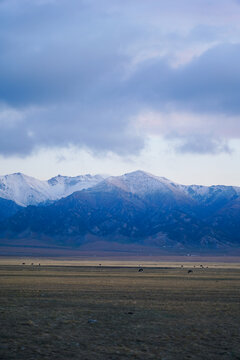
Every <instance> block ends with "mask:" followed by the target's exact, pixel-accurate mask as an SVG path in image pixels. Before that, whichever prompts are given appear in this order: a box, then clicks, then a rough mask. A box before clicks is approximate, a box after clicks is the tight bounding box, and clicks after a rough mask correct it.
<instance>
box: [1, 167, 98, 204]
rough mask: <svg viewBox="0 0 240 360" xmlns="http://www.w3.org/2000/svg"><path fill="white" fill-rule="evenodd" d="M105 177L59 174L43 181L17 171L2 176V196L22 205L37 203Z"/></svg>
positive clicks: (95, 182)
mask: <svg viewBox="0 0 240 360" xmlns="http://www.w3.org/2000/svg"><path fill="white" fill-rule="evenodd" d="M103 179H104V177H103V176H100V175H95V176H92V175H81V176H76V177H67V176H60V175H58V176H56V177H54V178H52V179H50V180H48V181H41V180H37V179H35V178H33V177H30V176H27V175H24V174H21V173H15V174H11V175H5V176H0V198H4V199H7V200H12V201H14V202H16V203H17V204H19V205H21V206H28V205H37V204H40V203H44V202H46V201H52V200H57V199H60V198H62V197H65V196H68V195H70V194H72V193H73V192H75V191H79V190H82V189H86V188H89V187H92V186H95V185H96V184H98V183H99V182H100V181H102V180H103Z"/></svg>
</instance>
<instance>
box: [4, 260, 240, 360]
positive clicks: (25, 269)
mask: <svg viewBox="0 0 240 360" xmlns="http://www.w3.org/2000/svg"><path fill="white" fill-rule="evenodd" d="M18 261H19V260H18ZM85 265H86V264H85ZM103 265H106V264H102V266H97V265H96V266H71V264H70V263H68V266H61V265H56V264H54V265H47V264H45V265H41V266H37V265H36V266H34V265H33V266H31V265H16V263H12V264H10V265H7V264H6V263H4V261H3V262H2V263H1V264H0V322H1V326H0V358H1V359H2V360H5V359H19V360H21V359H25V360H28V359H34V360H40V359H58V360H61V359H67V360H68V359H81V360H92V359H94V360H99V359H101V360H108V359H116V360H117V359H159V360H160V359H162V360H175V359H181V360H184V359H201V360H202V359H216V360H218V359H223V360H225V359H240V301H239V299H240V286H239V285H240V269H239V266H237V264H236V266H232V265H231V264H230V265H229V268H228V267H227V265H226V263H225V264H224V266H223V267H221V265H219V266H217V264H215V266H212V267H209V268H206V266H205V265H204V267H205V268H203V269H202V268H200V267H199V264H198V265H197V264H196V265H193V263H192V264H184V267H183V268H181V266H180V264H178V266H177V264H175V267H174V266H172V267H170V266H169V267H167V266H165V264H164V267H163V266H162V267H160V266H158V267H150V266H148V267H144V271H143V272H139V271H138V268H137V266H134V265H136V264H135V263H132V264H131V267H128V266H126V263H125V266H124V267H122V266H113V264H112V263H111V264H110V263H109V266H103ZM110 265H111V266H110ZM143 265H144V264H143ZM148 265H149V264H148ZM190 266H191V268H192V270H193V272H192V273H189V274H188V269H190ZM194 266H195V268H194ZM92 320H96V321H92Z"/></svg>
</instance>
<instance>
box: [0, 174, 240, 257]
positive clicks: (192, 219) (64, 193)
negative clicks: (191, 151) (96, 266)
mask: <svg viewBox="0 0 240 360" xmlns="http://www.w3.org/2000/svg"><path fill="white" fill-rule="evenodd" d="M239 190H240V189H239V188H238V187H233V186H222V185H217V186H209V187H207V186H201V185H190V186H186V185H180V184H177V183H174V182H172V181H170V180H168V179H166V178H164V177H157V176H154V175H151V174H148V173H146V172H143V171H135V172H132V173H128V174H124V175H122V176H111V177H107V178H106V177H104V176H100V175H96V176H91V175H82V176H77V177H73V178H71V177H65V176H56V177H54V178H52V179H50V180H48V181H40V180H36V179H34V178H31V177H28V176H26V175H23V174H12V175H7V176H4V177H1V178H0V199H1V197H2V198H3V197H4V198H5V199H8V200H5V201H3V200H4V199H1V200H2V201H0V202H2V205H1V204H0V208H2V215H1V213H0V239H2V240H0V241H3V240H4V241H8V240H9V239H10V240H12V239H17V240H16V241H18V240H19V239H20V240H21V239H23V240H21V241H23V243H22V244H23V245H24V244H25V242H24V241H25V240H26V241H33V244H34V241H35V240H36V239H37V240H38V241H43V242H44V244H47V245H49V246H50V245H51V244H55V245H59V244H60V245H61V246H63V245H66V246H73V247H75V246H76V247H78V246H81V245H82V244H84V246H88V244H91V242H92V241H95V242H99V243H101V241H103V243H104V242H105V241H107V244H108V245H106V246H107V249H108V250H109V247H110V246H111V243H112V242H113V241H115V242H116V243H119V244H125V245H126V244H130V245H129V246H130V247H133V248H134V247H135V245H136V244H142V245H143V246H145V245H146V246H153V247H156V248H157V249H159V248H161V247H164V248H169V247H171V248H172V249H175V250H174V251H178V249H190V248H191V249H216V251H218V250H219V251H220V250H221V249H227V248H236V249H238V248H240V235H239V234H240V191H239ZM9 199H10V200H14V201H15V202H17V203H18V204H21V205H28V204H38V203H41V202H45V206H28V207H25V208H21V207H17V205H16V204H15V203H13V202H11V201H10V200H9ZM47 200H52V201H47ZM54 200H55V201H54ZM142 245H141V246H142ZM44 246H45V245H44ZM104 246H105V245H104Z"/></svg>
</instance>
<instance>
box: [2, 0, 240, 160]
mask: <svg viewBox="0 0 240 360" xmlns="http://www.w3.org/2000/svg"><path fill="white" fill-rule="evenodd" d="M204 3H205V6H206V9H208V12H206V13H208V14H209V17H208V16H206V13H204V14H203V13H202V11H201V9H202V7H203V1H196V2H194V5H193V2H192V1H189V0H184V1H182V2H181V4H180V2H179V1H177V0H171V1H170V2H169V3H168V4H167V3H166V2H164V1H159V2H156V1H153V0H149V1H148V2H146V1H143V0H138V1H137V0H128V1H125V0H124V1H119V0H111V1H109V0H102V1H99V2H96V1H90V0H88V1H87V0H78V1H77V0H73V1H71V2H69V1H66V0H58V1H54V0H49V1H47V0H32V1H29V0H23V1H21V3H20V2H19V1H17V0H11V1H10V0H4V1H1V2H0V50H1V56H0V104H1V105H0V129H1V132H0V153H1V154H4V155H12V154H18V155H26V154H29V153H30V152H31V151H32V150H34V149H36V148H40V147H49V146H54V147H55V146H59V147H63V146H69V145H71V144H73V145H77V146H79V147H87V148H90V149H92V150H93V151H96V152H102V151H108V150H110V151H113V152H117V153H119V154H123V155H124V154H129V153H137V152H138V151H139V150H140V149H142V148H143V146H144V140H145V136H144V135H143V134H141V135H140V134H139V133H138V132H137V129H136V128H135V130H134V128H133V127H132V126H131V119H133V118H134V117H136V115H137V114H139V113H141V112H142V111H144V110H145V109H146V108H147V109H152V110H153V111H160V112H166V111H167V110H168V109H169V108H170V109H171V111H172V110H174V111H184V112H190V113H192V114H197V115H198V116H199V114H204V116H205V115H206V114H209V116H213V115H215V117H216V122H215V126H216V128H217V127H218V121H217V117H218V115H221V116H222V115H225V116H230V117H233V116H234V120H231V121H232V126H233V127H234V125H237V121H238V119H237V116H238V115H239V113H240V103H239V93H240V72H239V63H240V45H239V44H238V43H235V42H234V41H235V37H236V34H239V33H240V29H239V28H238V26H239V25H238V22H237V21H235V20H234V19H235V16H236V12H237V10H236V9H238V5H237V4H236V3H235V2H230V3H229V1H227V0H226V1H225V0H221V1H218V2H217V1H213V0H212V1H204ZM216 4H218V16H216V21H215V23H214V24H212V18H213V14H214V5H215V6H216ZM225 9H226V11H225ZM231 12H232V14H233V16H232V17H230V14H231ZM230 18H231V20H232V22H231V23H230V21H229V19H230ZM186 59H187V60H186ZM174 63H175V66H173V65H174ZM176 64H177V65H176ZM12 111H14V112H15V113H14V114H15V115H14V116H15V117H14V116H13V117H11V116H10V117H9V121H7V120H6V114H8V113H10V114H11V112H12ZM3 114H5V115H3ZM205 118H206V116H205ZM6 122H7V123H9V124H10V125H9V124H7V125H6ZM206 126H207V124H206V121H205V120H204V119H203V123H202V128H203V129H205V128H206ZM197 131H198V132H199V134H195V133H192V132H191V131H187V130H186V134H185V135H184V138H185V139H186V140H185V142H184V143H183V145H181V146H180V147H179V151H182V152H186V151H192V152H200V153H203V152H209V153H214V152H219V151H228V148H227V147H225V146H222V145H219V144H220V142H219V141H221V137H222V139H223V141H225V138H227V139H229V138H231V137H233V136H234V137H240V132H238V131H237V132H236V131H234V135H231V132H229V131H228V135H227V136H225V132H226V127H224V126H223V127H222V133H219V131H218V132H217V134H216V135H215V134H214V125H211V131H210V132H209V134H210V133H211V134H210V135H211V136H210V135H209V134H207V135H206V131H205V130H204V131H202V130H201V127H199V128H198V129H197ZM171 134H172V136H173V134H175V135H174V136H175V137H176V138H178V137H181V136H182V131H180V133H179V132H178V131H176V130H174V129H171V130H170V131H169V134H168V133H166V132H163V134H162V135H163V136H166V135H167V136H171ZM145 135H147V131H146V134H145ZM203 135H204V136H205V141H204V144H205V145H203V146H202V147H201V146H200V145H196V144H195V145H196V146H195V147H194V146H193V145H191V144H192V143H194V141H192V139H193V138H194V137H195V136H199V137H198V138H201V137H202V136H203ZM219 139H220V140H219ZM195 143H196V142H195Z"/></svg>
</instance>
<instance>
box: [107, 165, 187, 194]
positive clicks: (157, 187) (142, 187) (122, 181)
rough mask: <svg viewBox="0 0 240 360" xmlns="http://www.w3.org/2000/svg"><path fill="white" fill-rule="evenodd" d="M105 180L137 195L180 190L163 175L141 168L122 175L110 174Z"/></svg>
mask: <svg viewBox="0 0 240 360" xmlns="http://www.w3.org/2000/svg"><path fill="white" fill-rule="evenodd" d="M105 181H106V182H107V183H109V184H113V185H115V186H117V187H119V188H121V189H122V190H125V191H128V192H131V193H133V194H137V195H144V194H149V193H154V192H156V191H161V192H174V193H179V191H181V189H180V186H179V185H178V184H176V183H174V182H172V181H170V180H168V179H166V178H165V177H159V176H155V175H152V174H149V173H147V172H145V171H141V170H137V171H134V172H131V173H128V174H124V175H122V176H111V177H109V178H107V179H106V180H105ZM181 192H182V191H181Z"/></svg>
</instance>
